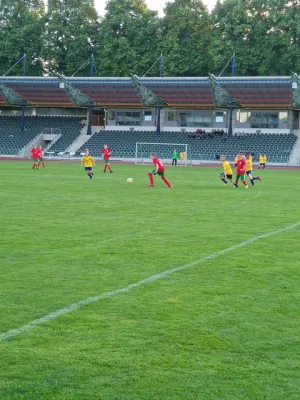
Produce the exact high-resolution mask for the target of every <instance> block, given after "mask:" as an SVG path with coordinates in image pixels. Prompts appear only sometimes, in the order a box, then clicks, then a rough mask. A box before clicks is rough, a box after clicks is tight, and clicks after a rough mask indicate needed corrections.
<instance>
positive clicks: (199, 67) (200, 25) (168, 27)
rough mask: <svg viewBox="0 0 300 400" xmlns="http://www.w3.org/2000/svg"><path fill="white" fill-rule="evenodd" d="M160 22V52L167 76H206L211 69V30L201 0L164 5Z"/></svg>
mask: <svg viewBox="0 0 300 400" xmlns="http://www.w3.org/2000/svg"><path fill="white" fill-rule="evenodd" d="M164 11H165V17H164V19H163V35H162V40H161V50H162V52H163V54H164V59H165V72H166V74H167V75H173V76H177V75H181V76H197V75H198V76H199V75H200V76H201V75H207V73H208V72H209V70H210V67H211V59H210V54H209V52H208V51H207V49H208V47H209V43H210V35H211V27H210V20H209V13H208V11H207V8H206V7H205V6H204V4H203V2H202V0H175V1H174V2H173V3H167V5H166V7H165V10H164Z"/></svg>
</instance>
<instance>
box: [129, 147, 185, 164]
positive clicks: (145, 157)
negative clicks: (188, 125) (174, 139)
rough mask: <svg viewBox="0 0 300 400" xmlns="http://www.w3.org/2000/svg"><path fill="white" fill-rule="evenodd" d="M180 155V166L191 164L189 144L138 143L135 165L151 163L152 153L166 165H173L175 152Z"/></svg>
mask: <svg viewBox="0 0 300 400" xmlns="http://www.w3.org/2000/svg"><path fill="white" fill-rule="evenodd" d="M174 150H176V152H177V153H178V165H184V166H187V165H188V164H191V160H189V152H188V145H187V144H182V143H181V144H180V143H140V142H138V143H136V147H135V163H136V164H144V163H149V162H151V159H150V153H155V155H156V156H157V157H158V158H160V159H161V160H162V161H163V162H164V163H171V162H172V160H173V157H172V156H173V152H174Z"/></svg>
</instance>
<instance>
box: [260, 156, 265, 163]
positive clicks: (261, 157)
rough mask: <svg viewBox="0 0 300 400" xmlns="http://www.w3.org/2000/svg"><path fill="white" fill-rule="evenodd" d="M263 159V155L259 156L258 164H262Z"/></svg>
mask: <svg viewBox="0 0 300 400" xmlns="http://www.w3.org/2000/svg"><path fill="white" fill-rule="evenodd" d="M264 160H265V159H264V157H263V156H259V163H260V164H264V162H265V161H264Z"/></svg>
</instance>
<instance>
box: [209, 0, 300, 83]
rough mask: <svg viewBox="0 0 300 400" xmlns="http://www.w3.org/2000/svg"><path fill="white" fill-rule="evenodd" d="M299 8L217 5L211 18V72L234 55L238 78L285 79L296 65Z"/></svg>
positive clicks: (252, 2)
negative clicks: (276, 77)
mask: <svg viewBox="0 0 300 400" xmlns="http://www.w3.org/2000/svg"><path fill="white" fill-rule="evenodd" d="M299 6H300V2H299V1H294V2H291V1H289V0H265V1H261V0H225V1H224V2H223V3H221V2H220V1H219V2H218V3H217V5H216V7H215V9H214V11H213V12H212V16H211V18H212V24H213V27H214V29H213V32H214V35H213V40H212V44H213V45H212V46H211V47H210V52H211V56H212V58H213V61H214V72H216V73H219V72H220V71H221V70H222V69H223V67H224V65H225V64H226V62H227V61H228V59H229V58H230V57H231V56H232V54H233V53H234V52H235V53H236V54H237V60H238V74H239V75H289V74H290V73H291V71H292V70H294V69H295V68H297V66H298V65H299V62H300V52H299V50H300V48H299V40H298V37H299V33H300V28H299V22H300V7H299Z"/></svg>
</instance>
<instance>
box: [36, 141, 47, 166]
mask: <svg viewBox="0 0 300 400" xmlns="http://www.w3.org/2000/svg"><path fill="white" fill-rule="evenodd" d="M37 156H38V159H39V163H38V167H39V166H40V164H41V163H42V165H43V167H45V166H46V165H45V163H44V152H43V148H42V146H40V147H39V148H38V149H37Z"/></svg>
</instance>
